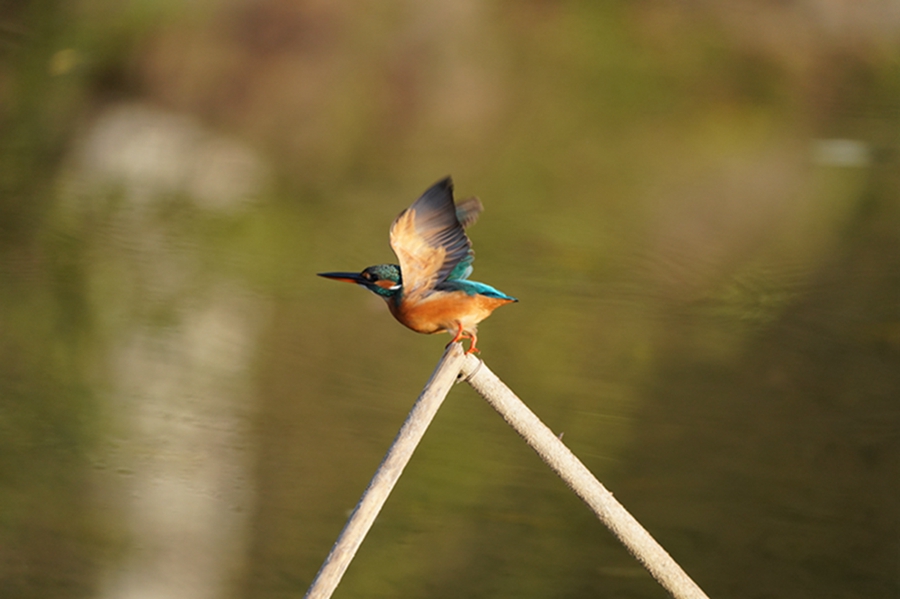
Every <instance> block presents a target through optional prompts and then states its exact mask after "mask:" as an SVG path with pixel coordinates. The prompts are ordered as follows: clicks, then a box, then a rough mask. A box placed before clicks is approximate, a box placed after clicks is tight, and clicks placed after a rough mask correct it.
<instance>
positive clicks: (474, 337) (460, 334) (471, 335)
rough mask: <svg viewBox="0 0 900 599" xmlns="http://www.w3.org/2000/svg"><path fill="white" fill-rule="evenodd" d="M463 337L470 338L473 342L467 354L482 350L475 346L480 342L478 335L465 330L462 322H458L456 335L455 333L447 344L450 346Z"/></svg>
mask: <svg viewBox="0 0 900 599" xmlns="http://www.w3.org/2000/svg"><path fill="white" fill-rule="evenodd" d="M462 339H469V340H470V341H471V342H472V343H471V344H470V345H469V349H467V350H466V354H473V353H480V352H481V350H479V349H478V348H477V347H475V344H476V343H478V336H477V335H476V334H475V333H466V332H463V327H462V323H457V325H456V335H454V337H453V339H451V340H450V343H448V344H447V346H448V347H449V346H450V345H452V344H454V343H456V342H457V341H460V340H462Z"/></svg>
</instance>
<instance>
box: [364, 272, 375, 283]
mask: <svg viewBox="0 0 900 599" xmlns="http://www.w3.org/2000/svg"><path fill="white" fill-rule="evenodd" d="M362 278H364V279H365V280H367V281H374V280H375V275H373V274H372V273H370V272H364V273H362Z"/></svg>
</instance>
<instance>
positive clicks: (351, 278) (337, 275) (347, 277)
mask: <svg viewBox="0 0 900 599" xmlns="http://www.w3.org/2000/svg"><path fill="white" fill-rule="evenodd" d="M317 274H318V275H319V276H320V277H325V278H326V279H334V280H335V281H343V282H344V283H357V284H359V285H362V284H363V282H364V281H365V279H363V278H362V277H361V276H360V274H359V273H357V272H320V273H317Z"/></svg>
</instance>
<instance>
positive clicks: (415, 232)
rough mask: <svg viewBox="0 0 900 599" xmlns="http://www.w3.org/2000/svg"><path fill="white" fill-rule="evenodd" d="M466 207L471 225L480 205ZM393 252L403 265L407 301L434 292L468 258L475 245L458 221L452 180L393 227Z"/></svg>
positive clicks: (434, 188)
mask: <svg viewBox="0 0 900 599" xmlns="http://www.w3.org/2000/svg"><path fill="white" fill-rule="evenodd" d="M476 201H477V200H476ZM465 204H466V205H465V211H466V216H465V220H466V222H467V223H468V222H472V221H474V219H475V217H476V216H477V213H478V212H480V211H481V205H480V203H478V205H477V206H476V205H475V204H473V203H471V202H465ZM391 248H393V250H394V253H395V254H397V259H398V260H399V261H400V272H401V273H402V276H403V295H404V297H407V298H408V297H411V296H416V295H418V296H421V295H423V294H425V293H427V292H428V291H430V290H431V289H433V288H434V286H435V285H437V284H438V283H440V282H442V281H444V280H445V279H446V278H447V275H449V274H450V272H451V271H452V270H453V267H455V266H456V265H457V264H459V262H460V261H461V260H462V259H464V258H465V257H467V256H468V255H469V253H470V252H471V249H472V244H471V243H470V242H469V238H468V237H466V233H465V230H464V229H463V226H462V225H461V224H460V221H459V219H458V218H457V212H456V206H455V205H454V203H453V181H452V180H451V179H450V177H447V178H446V179H444V180H442V181H438V182H437V183H435V184H434V185H433V186H431V187H430V188H429V189H428V191H426V192H425V193H424V194H422V197H420V198H419V199H418V200H416V201H415V202H414V203H413V205H412V206H410V207H409V208H407V209H406V210H404V211H403V212H401V213H400V216H398V217H397V219H396V220H395V221H394V224H392V225H391Z"/></svg>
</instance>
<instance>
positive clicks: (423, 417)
mask: <svg viewBox="0 0 900 599" xmlns="http://www.w3.org/2000/svg"><path fill="white" fill-rule="evenodd" d="M464 359H465V356H464V354H463V351H462V344H460V343H453V344H451V345H450V346H449V347H448V348H447V350H446V351H445V352H444V355H443V357H442V358H441V361H440V362H439V363H438V365H437V368H436V369H435V371H434V373H433V374H432V375H431V378H430V379H429V380H428V383H427V384H426V385H425V388H424V389H423V390H422V394H421V395H419V399H418V400H417V401H416V403H415V405H414V406H413V408H412V410H411V411H410V413H409V416H407V418H406V421H405V422H404V423H403V426H402V427H401V428H400V432H399V433H397V438H396V439H394V443H393V444H392V445H391V447H390V449H388V452H387V455H385V456H384V460H382V462H381V465H380V466H379V467H378V470H377V471H376V472H375V476H373V477H372V482H370V483H369V486H368V488H367V489H366V490H365V492H364V493H363V495H362V497H361V498H360V500H359V503H358V504H357V506H356V509H355V510H353V513H352V514H351V515H350V519H349V520H347V524H346V525H345V526H344V530H342V531H341V534H340V536H339V537H338V540H337V541H336V542H335V544H334V547H333V548H332V549H331V553H329V554H328V557H327V558H325V562H324V563H323V564H322V567H321V568H320V569H319V573H318V574H316V578H315V579H314V580H313V582H312V584H311V585H310V587H309V590H308V591H306V595H305V597H306V598H307V599H327V598H328V597H331V594H332V593H333V592H334V589H335V588H337V585H338V583H339V582H340V581H341V577H342V576H343V575H344V572H346V571H347V567H348V566H349V565H350V562H351V561H352V560H353V556H354V555H356V551H357V550H358V549H359V546H360V545H361V544H362V542H363V539H364V538H365V536H366V534H367V533H368V532H369V529H370V528H371V527H372V524H373V523H374V522H375V518H376V517H377V516H378V513H379V512H380V511H381V508H382V507H383V506H384V503H385V502H386V501H387V498H388V495H390V493H391V490H392V489H393V488H394V485H395V484H396V483H397V480H398V479H399V478H400V475H401V474H402V473H403V469H404V468H405V467H406V464H408V463H409V460H410V458H411V457H412V454H413V451H415V449H416V447H417V446H418V444H419V441H421V440H422V437H423V436H424V435H425V430H426V429H427V428H428V425H429V424H431V421H432V420H433V419H434V415H435V414H436V413H437V411H438V408H440V407H441V404H442V403H443V401H444V398H445V397H447V393H449V392H450V389H451V387H453V383H454V382H455V381H456V377H457V375H458V374H459V369H460V366H462V363H463V360H464Z"/></svg>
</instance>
